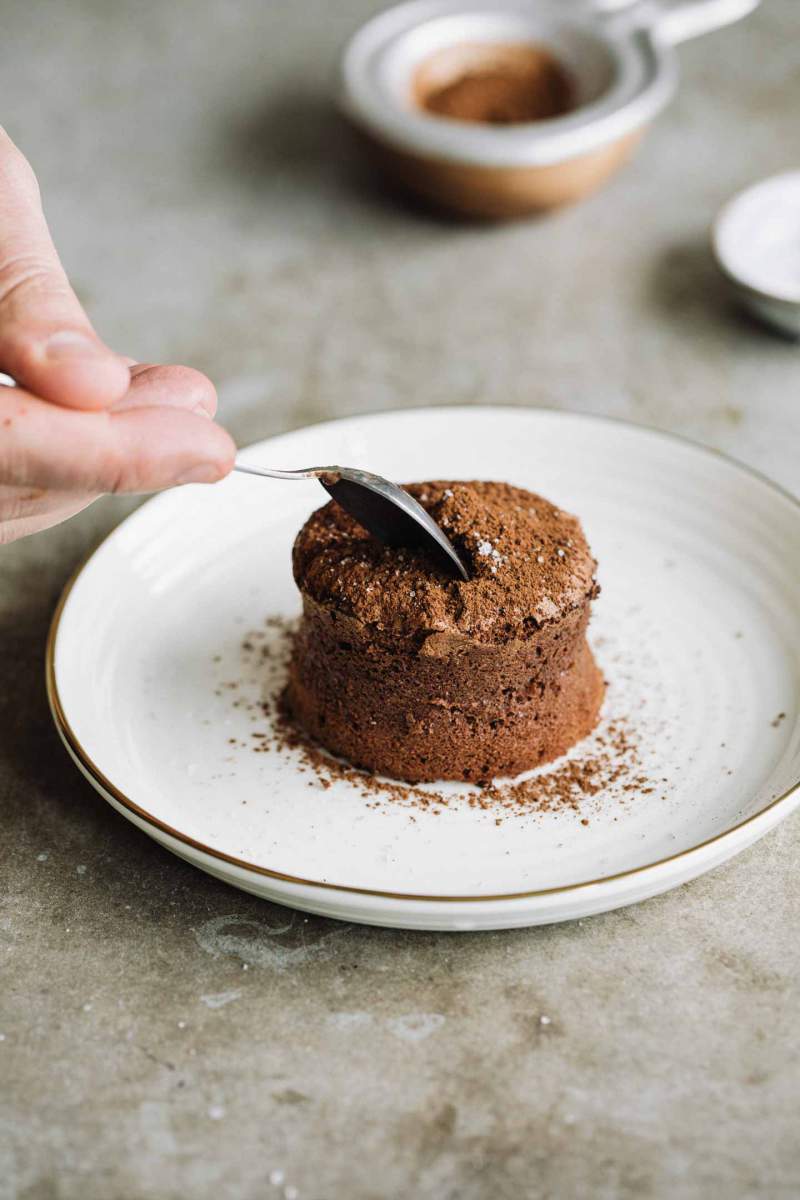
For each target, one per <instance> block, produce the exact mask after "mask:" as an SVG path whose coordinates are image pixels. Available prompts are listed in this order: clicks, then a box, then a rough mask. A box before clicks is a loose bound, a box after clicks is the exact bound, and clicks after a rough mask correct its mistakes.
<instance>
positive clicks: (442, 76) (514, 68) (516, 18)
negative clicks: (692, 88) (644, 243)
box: [339, 0, 759, 218]
mask: <svg viewBox="0 0 800 1200" xmlns="http://www.w3.org/2000/svg"><path fill="white" fill-rule="evenodd" d="M758 2H759V0H685V2H682V3H661V4H659V3H655V4H654V3H645V2H639V3H635V2H631V0H629V2H626V0H622V3H620V0H606V2H605V3H603V2H602V0H595V3H585V4H580V3H573V4H571V5H568V4H565V3H564V0H502V2H501V3H496V4H491V3H487V2H486V0H414V2H412V3H409V4H402V5H400V6H398V7H396V8H391V9H388V10H387V11H385V12H383V13H380V14H379V15H378V16H376V17H374V18H372V19H371V20H370V21H368V22H367V23H366V24H365V25H363V26H362V27H361V29H359V30H358V31H357V32H356V34H355V35H354V36H353V37H352V38H351V40H350V42H349V43H348V45H347V46H346V47H345V50H344V52H343V54H342V58H341V63H340V72H339V103H340V107H341V109H342V111H343V112H344V113H345V115H346V116H347V118H348V119H349V120H350V122H351V123H352V125H353V126H354V128H355V129H356V130H357V132H358V134H359V136H360V139H361V141H362V143H363V145H364V146H365V148H366V149H367V151H368V152H369V154H370V156H371V157H372V159H373V161H374V164H375V166H376V167H377V168H378V170H380V171H382V172H384V173H385V174H386V175H387V176H388V177H389V178H390V179H391V180H392V181H394V182H396V183H398V184H400V185H401V186H402V187H403V188H405V189H407V190H408V191H410V192H412V193H414V194H415V195H417V196H418V197H421V198H422V199H424V200H427V201H429V202H432V203H434V204H435V205H437V206H438V207H440V208H444V209H447V210H449V211H450V212H453V213H456V214H459V215H462V216H470V217H484V218H503V217H516V216H521V215H524V214H526V213H530V212H536V211H541V210H545V209H549V208H553V207H556V206H557V205H560V204H567V203H570V202H572V201H575V200H578V199H580V198H581V197H582V196H585V195H588V194H589V193H590V192H592V191H594V190H595V189H596V188H598V187H600V185H601V184H603V183H604V182H605V180H606V179H607V178H608V177H609V176H610V175H612V174H613V172H614V171H616V170H617V168H618V167H620V166H621V165H622V163H624V162H625V160H626V159H627V158H628V156H629V155H630V153H631V152H632V150H633V149H634V147H635V145H636V143H637V142H638V140H639V138H640V137H641V135H642V133H643V132H644V130H645V128H646V126H647V125H648V124H649V122H650V121H651V120H652V119H653V118H654V117H655V116H656V115H657V114H658V113H659V112H660V111H661V109H662V108H664V106H665V105H666V104H667V103H668V102H669V100H670V98H671V97H672V95H673V94H674V91H675V88H676V86H677V63H676V58H675V54H674V51H673V47H674V46H675V45H676V44H677V43H678V42H681V41H683V40H685V39H686V38H689V37H693V36H696V35H697V34H700V33H704V32H706V31H708V30H711V29H715V28H717V27H719V26H721V25H725V24H727V23H729V22H731V21H734V20H737V19H738V18H739V17H742V16H745V15H746V14H747V13H748V12H750V11H752V9H754V8H755V7H756V6H757V4H758Z"/></svg>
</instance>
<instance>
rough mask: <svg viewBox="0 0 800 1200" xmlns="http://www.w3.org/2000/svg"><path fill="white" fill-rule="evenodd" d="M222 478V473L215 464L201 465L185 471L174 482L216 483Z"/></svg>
mask: <svg viewBox="0 0 800 1200" xmlns="http://www.w3.org/2000/svg"><path fill="white" fill-rule="evenodd" d="M221 478H222V472H221V471H220V469H219V467H218V466H217V464H216V463H201V464H200V466H198V467H192V468H191V470H190V471H186V472H185V473H184V474H183V475H181V476H179V477H178V479H176V480H175V482H176V483H179V484H181V483H216V482H217V480H218V479H221Z"/></svg>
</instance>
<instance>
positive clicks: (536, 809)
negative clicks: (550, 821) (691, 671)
mask: <svg viewBox="0 0 800 1200" xmlns="http://www.w3.org/2000/svg"><path fill="white" fill-rule="evenodd" d="M296 626H297V622H296V621H294V620H287V619H285V618H283V617H270V618H268V620H267V621H266V622H265V628H264V629H263V630H253V631H250V632H249V633H247V635H246V636H245V638H244V639H243V641H242V643H241V661H242V669H243V678H242V683H243V684H247V685H253V684H256V685H260V684H261V682H262V677H263V691H262V692H261V694H260V695H259V697H258V699H253V700H250V701H249V702H248V703H247V705H246V708H247V709H248V711H249V712H250V717H251V720H253V721H255V722H257V724H258V726H259V728H257V729H255V730H253V732H252V734H251V739H250V742H249V743H248V742H247V741H244V740H240V741H237V745H238V747H239V749H240V750H241V749H247V750H248V751H249V752H250V753H254V754H286V753H291V754H294V755H297V756H299V758H300V762H301V765H300V767H299V770H300V771H301V772H303V773H305V772H307V773H308V774H309V776H310V778H309V779H308V780H307V785H308V786H309V787H315V786H317V787H320V788H322V789H324V790H328V789H329V788H330V787H331V786H332V785H333V783H335V782H338V781H342V782H345V783H348V784H349V785H350V786H352V787H355V788H357V789H358V791H359V793H360V795H361V796H362V798H363V799H364V800H365V802H366V803H367V805H368V807H371V808H380V807H382V806H383V805H386V804H401V805H403V806H404V807H407V808H409V809H412V810H419V811H420V812H430V813H434V814H435V813H437V812H440V811H441V810H442V809H443V808H446V807H448V806H451V805H461V804H466V805H468V806H469V807H470V808H472V809H476V810H480V811H483V812H485V813H487V814H491V815H493V816H494V817H495V821H496V823H498V824H499V823H500V822H501V821H502V820H503V818H505V817H513V816H524V815H526V814H537V813H539V814H542V813H556V812H566V813H574V814H575V815H576V816H577V817H578V818H579V819H580V823H581V825H583V826H586V825H588V824H589V823H590V822H589V818H588V817H587V816H586V805H587V803H591V802H592V801H595V802H596V803H597V804H599V802H600V801H602V799H603V798H604V796H605V795H607V793H608V792H609V791H610V790H611V791H613V793H614V795H615V797H616V798H617V799H618V800H620V801H623V802H624V801H625V800H626V799H631V798H632V797H633V796H642V795H647V794H650V793H652V792H653V791H655V786H654V784H653V781H652V780H651V779H650V778H649V777H648V776H647V775H646V774H645V772H644V770H643V768H642V765H641V760H640V752H639V741H638V737H637V735H636V733H635V731H634V730H633V729H632V727H631V726H630V724H629V723H628V722H627V721H625V720H624V719H621V718H618V717H617V718H613V719H609V720H606V721H604V722H603V723H602V724H601V726H600V728H599V730H598V731H597V732H596V733H595V734H594V735H592V736H591V737H590V738H587V739H586V741H585V742H584V743H583V744H582V745H580V746H578V747H577V748H576V750H575V751H574V752H572V753H571V754H570V755H569V756H568V757H566V758H564V759H561V760H559V761H558V762H557V763H555V764H554V765H553V766H552V767H550V768H544V769H542V770H539V771H537V772H535V773H533V774H531V775H529V776H528V777H524V778H522V779H518V780H513V781H499V782H498V781H495V782H492V783H490V784H488V785H487V786H482V787H481V786H476V785H473V786H463V787H461V786H459V787H458V789H457V790H456V789H453V790H449V791H447V792H443V791H441V790H439V789H438V788H437V787H436V786H435V785H422V784H420V785H415V784H406V783H401V782H399V781H397V780H391V779H385V778H383V777H379V776H375V775H371V774H369V773H367V772H365V771H362V770H359V769H357V768H355V767H352V766H350V765H349V764H348V763H346V762H343V761H341V760H339V759H336V758H334V757H333V756H332V755H330V754H329V753H328V752H327V751H326V750H323V749H322V748H321V747H320V746H319V745H317V744H316V743H315V742H314V741H313V740H312V739H311V738H310V737H309V736H308V734H306V733H305V731H304V730H302V729H301V728H299V727H298V726H297V725H296V724H295V723H294V722H293V720H292V718H291V715H290V714H289V713H288V711H287V710H286V707H285V705H284V703H283V689H284V684H285V677H286V669H287V666H288V662H289V657H290V654H291V646H292V638H293V636H294V633H295V630H296ZM233 703H234V704H236V703H238V701H233ZM262 723H263V724H264V725H265V726H266V727H265V728H264V727H262ZM235 740H236V739H229V741H230V742H231V743H232V744H233V743H234V741H235ZM595 811H597V810H595Z"/></svg>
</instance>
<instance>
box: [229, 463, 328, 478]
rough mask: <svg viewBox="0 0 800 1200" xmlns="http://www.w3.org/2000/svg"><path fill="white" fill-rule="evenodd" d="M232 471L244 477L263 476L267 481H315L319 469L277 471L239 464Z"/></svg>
mask: <svg viewBox="0 0 800 1200" xmlns="http://www.w3.org/2000/svg"><path fill="white" fill-rule="evenodd" d="M233 469H234V471H241V472H242V473H243V474H244V475H263V476H265V477H266V478H267V479H316V478H317V476H318V474H319V470H320V468H319V467H306V468H304V469H303V470H301V471H277V470H274V469H273V468H271V467H246V466H245V465H244V463H240V462H236V463H234V464H233Z"/></svg>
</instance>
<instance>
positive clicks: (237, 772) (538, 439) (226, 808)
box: [48, 408, 800, 930]
mask: <svg viewBox="0 0 800 1200" xmlns="http://www.w3.org/2000/svg"><path fill="white" fill-rule="evenodd" d="M247 458H248V459H249V460H251V461H253V462H261V463H264V464H271V465H273V466H275V465H279V466H289V467H295V466H303V465H308V464H315V463H323V462H343V463H347V464H352V465H357V466H368V467H370V468H371V469H373V470H376V471H379V472H381V473H382V474H385V475H387V476H389V477H394V478H396V479H401V480H408V479H425V478H431V477H439V478H442V477H450V478H462V479H469V478H476V477H478V478H480V477H482V478H495V479H503V480H508V481H510V482H512V483H515V484H520V485H523V486H525V487H529V488H532V489H534V490H537V491H540V492H542V493H543V494H544V495H546V496H548V497H550V498H551V499H552V500H554V501H555V502H556V503H558V504H560V505H562V506H563V507H565V508H567V509H569V510H571V511H573V512H575V513H577V514H579V515H580V517H581V519H582V521H583V523H584V526H585V529H586V532H587V534H588V537H589V540H590V542H591V544H592V547H593V549H594V551H595V554H596V556H597V558H598V560H599V563H600V572H599V577H600V581H601V584H602V587H603V592H602V595H601V597H600V599H599V600H598V601H597V604H596V608H595V617H594V619H593V622H592V629H591V636H592V640H593V643H594V645H595V649H596V653H597V656H598V658H599V660H600V663H601V666H602V667H603V669H604V672H605V674H606V676H607V678H608V680H609V692H608V701H607V709H606V719H609V718H610V717H612V716H614V715H615V714H616V715H620V714H621V715H623V716H624V717H625V718H626V719H627V720H628V721H629V722H630V723H631V726H632V729H633V731H634V733H635V735H636V737H637V739H638V741H639V745H640V753H641V757H642V764H643V767H642V769H643V770H644V771H645V773H646V774H647V775H648V777H650V778H652V779H653V780H654V781H656V782H657V787H656V788H655V791H653V792H652V793H649V794H640V795H635V796H632V797H630V796H629V797H628V798H627V800H625V801H623V800H621V799H620V798H619V797H618V796H617V795H616V794H614V793H613V792H611V791H609V793H608V794H607V795H601V796H599V797H595V798H594V799H593V801H592V803H591V820H590V823H589V824H588V825H582V824H581V821H580V819H579V818H580V816H581V814H575V813H573V812H571V811H559V812H554V813H551V814H535V815H531V814H528V815H524V816H513V817H508V818H506V819H505V820H504V821H503V822H502V824H500V825H496V824H495V818H494V815H493V814H492V813H484V812H482V811H481V810H480V809H478V810H476V809H474V808H471V807H470V806H469V805H468V804H467V803H459V802H458V795H460V794H461V793H460V792H459V789H458V788H457V787H456V786H455V785H450V790H451V791H452V792H453V793H454V799H453V800H452V801H451V803H450V804H449V805H448V807H447V808H446V809H445V810H444V811H442V812H440V813H438V814H434V813H433V812H420V811H418V810H411V809H409V808H408V807H406V806H403V805H402V804H398V803H393V802H387V803H384V804H382V805H381V806H380V807H379V808H377V809H375V808H371V807H369V805H368V804H367V802H366V801H365V799H364V798H363V796H362V794H361V791H360V789H359V788H357V787H356V786H354V785H353V784H352V783H349V782H346V781H343V782H337V783H335V784H334V786H333V787H331V788H330V789H328V790H326V789H323V788H322V787H320V786H319V785H318V784H317V783H316V782H315V779H314V776H313V773H311V774H309V773H308V772H306V773H303V772H302V771H301V770H300V766H301V762H300V759H299V758H298V757H295V756H294V754H293V752H281V753H277V752H276V753H262V754H256V753H253V752H252V750H250V749H249V748H244V749H243V748H241V747H240V746H239V745H237V746H233V745H232V744H231V742H230V741H229V739H230V738H235V739H237V741H239V742H244V743H247V742H248V740H249V739H250V738H251V735H252V733H253V731H254V729H256V730H257V729H260V728H263V722H262V724H261V725H259V724H256V725H255V726H254V724H253V720H252V717H253V713H252V712H248V709H247V704H248V702H252V701H254V700H257V699H258V697H259V689H260V687H261V686H262V682H263V681H262V680H261V679H260V678H259V677H258V672H253V671H252V670H250V673H249V674H248V673H247V671H243V668H242V657H241V643H242V639H243V638H244V637H245V635H246V633H247V631H248V630H250V629H257V628H259V627H263V624H264V621H265V618H267V617H268V616H270V615H275V614H285V615H291V614H294V613H296V612H297V611H298V609H299V603H298V597H297V594H296V592H295V589H294V585H293V583H292V579H291V572H290V562H289V555H290V548H291V544H292V539H293V537H294V534H295V532H296V530H297V529H298V527H299V526H300V524H301V522H302V521H303V520H304V519H305V517H306V516H307V515H308V513H309V512H310V511H311V510H312V508H314V507H315V506H317V505H318V504H319V503H320V502H321V501H322V500H323V499H324V497H323V496H322V495H321V494H320V491H319V488H318V485H317V484H315V483H308V484H305V483H302V484H291V485H290V484H282V483H271V482H268V481H266V480H263V481H262V480H256V479H252V478H247V477H242V476H233V477H231V478H230V479H228V480H227V481H225V482H224V483H223V484H221V485H219V486H217V487H213V488H202V487H195V488H191V487H188V488H182V489H180V490H177V491H173V492H169V493H167V494H165V495H163V496H160V497H158V498H156V499H155V500H152V501H150V502H149V503H148V504H146V505H144V507H142V508H141V509H139V511H137V512H136V513H135V514H134V515H133V516H132V517H131V518H129V519H128V520H127V521H125V522H124V523H123V524H122V525H121V526H120V527H119V528H118V529H117V530H116V531H115V532H114V533H113V534H112V535H111V536H110V537H109V538H108V539H107V540H106V541H105V542H104V543H103V545H102V546H101V547H100V548H99V550H97V552H96V553H95V554H94V555H93V556H92V558H91V559H90V560H89V561H88V562H87V563H86V565H85V566H84V567H83V569H82V570H81V571H80V573H79V574H78V575H77V577H76V578H75V579H74V580H73V582H72V583H71V585H70V586H69V588H68V589H67V592H66V593H65V596H64V597H63V598H62V602H61V605H60V607H59V611H58V613H57V614H56V617H55V620H54V623H53V630H52V635H51V639H50V646H49V652H48V684H49V691H50V699H51V705H52V709H53V714H54V717H55V720H56V724H57V726H58V728H59V731H60V733H61V735H62V737H63V738H64V741H65V743H66V745H67V747H68V749H69V750H70V753H71V754H72V756H73V758H74V759H75V761H76V762H77V763H78V765H79V766H80V768H81V769H82V770H83V771H84V773H85V774H86V775H87V777H88V778H89V779H90V780H91V782H92V783H93V784H94V786H95V787H96V788H97V789H98V791H100V792H101V794H102V795H104V796H105V797H106V799H107V800H108V801H109V803H111V804H112V805H113V806H114V807H115V808H117V809H118V810H119V811H120V812H121V813H122V814H123V815H124V816H126V817H128V819H129V820H131V821H133V822H134V824H136V825H138V826H139V827H140V828H141V829H144V830H145V831H146V832H147V833H149V834H150V835H151V836H152V837H154V838H155V839H156V840H157V841H159V842H161V843H162V844H163V845H165V846H166V847H168V848H169V849H170V850H172V851H174V853H176V854H179V855H181V856H182V857H183V858H185V859H187V860H188V861H190V862H192V863H194V864H195V865H197V866H199V867H201V868H202V869H203V870H205V871H208V872H210V873H211V874H213V875H216V876H218V877H219V878H221V879H224V880H227V881H228V882H229V883H232V884H234V885H235V886H237V887H240V888H244V889H245V890H247V891H251V892H254V893H256V894H258V895H261V896H265V897H268V898H270V899H272V900H276V901H278V902H280V903H282V904H288V905H292V906H294V907H297V908H303V909H307V910H309V911H313V912H319V913H324V914H327V915H330V916H335V917H341V918H345V919H348V920H353V921H366V922H372V923H375V924H384V925H397V926H403V927H408V928H427V929H454V930H455V929H476V928H502V927H511V926H518V925H533V924H538V923H545V922H550V921H560V920H565V919H567V918H573V917H580V916H585V915H587V914H591V913H595V912H601V911H604V910H607V909H611V908H616V907H619V906H622V905H625V904H630V903H633V902H635V901H638V900H642V899H644V898H645V897H648V896H652V895H654V894H656V893H658V892H662V891H665V890H667V889H668V888H672V887H675V886H676V885H677V884H680V883H683V882H684V881H686V880H688V879H691V878H693V877H694V876H696V875H699V874H701V873H702V872H704V871H707V870H708V869H709V868H711V867H713V866H715V865H717V864H718V863H720V862H722V861H724V860H725V859H727V858H729V857H730V856H731V855H734V854H736V853H738V852H739V851H740V850H742V849H744V847H745V846H747V845H749V844H750V843H751V842H753V841H755V840H756V839H757V838H759V837H761V836H762V835H763V834H764V833H766V832H767V830H768V829H770V828H771V827H772V826H773V825H775V824H776V823H777V822H778V821H780V820H781V819H782V818H783V817H785V816H787V815H788V813H789V812H791V811H792V810H793V809H794V808H795V806H796V805H797V803H798V801H800V791H798V790H796V789H797V784H798V780H800V711H799V710H800V704H799V703H798V700H799V699H800V615H798V564H800V506H799V505H798V503H797V501H795V500H794V499H793V498H792V497H790V496H789V495H787V494H785V493H783V492H781V491H780V490H779V489H778V488H777V487H775V486H773V485H771V484H770V483H768V482H767V481H766V480H764V479H762V478H760V477H758V476H756V475H754V474H751V473H750V472H748V471H747V470H745V469H744V468H742V467H740V466H738V465H736V464H735V463H732V462H730V461H729V460H727V459H725V458H722V457H720V456H717V455H715V454H713V453H711V452H709V451H706V450H703V449H700V448H698V447H696V446H693V445H691V444H688V443H686V442H683V441H680V440H677V439H675V438H672V437H669V436H667V435H665V434H661V433H656V432H652V431H648V430H644V429H639V428H636V427H633V426H629V425H625V424H622V423H618V422H614V421H605V420H602V419H596V418H592V417H584V416H577V415H570V414H564V413H556V412H548V411H541V410H525V409H486V408H464V409H453V408H450V409H428V410H416V411H407V412H402V413H390V414H386V415H380V416H372V417H359V418H354V419H351V420H344V421H337V422H332V423H330V424H326V425H319V426H316V427H314V428H311V429H306V430H301V431H299V432H297V433H292V434H287V435H286V436H283V437H279V438H274V439H272V440H271V441H269V442H264V443H262V444H260V445H258V446H254V447H251V448H250V450H248V452H247ZM215 660H216V661H215ZM232 682H236V683H238V685H239V686H238V688H236V689H231V688H227V687H225V686H224V685H225V684H227V683H232ZM234 696H235V697H236V698H239V697H240V696H241V697H242V699H243V703H242V704H241V705H239V706H234V703H233V697H234ZM781 714H783V715H781Z"/></svg>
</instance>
